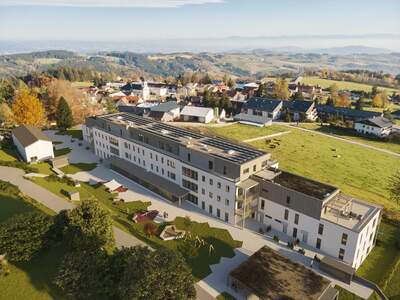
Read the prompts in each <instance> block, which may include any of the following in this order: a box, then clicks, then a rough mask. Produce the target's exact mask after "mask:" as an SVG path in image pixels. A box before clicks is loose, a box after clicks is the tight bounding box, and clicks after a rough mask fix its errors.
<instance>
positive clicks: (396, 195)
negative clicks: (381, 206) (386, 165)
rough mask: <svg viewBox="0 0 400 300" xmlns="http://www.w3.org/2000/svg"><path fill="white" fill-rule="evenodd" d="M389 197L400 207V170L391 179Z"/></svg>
mask: <svg viewBox="0 0 400 300" xmlns="http://www.w3.org/2000/svg"><path fill="white" fill-rule="evenodd" d="M388 190H389V195H390V199H392V200H393V201H396V203H397V205H399V201H400V170H399V171H397V172H396V173H394V174H393V175H392V177H390V179H389V187H388Z"/></svg>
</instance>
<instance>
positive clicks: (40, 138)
mask: <svg viewBox="0 0 400 300" xmlns="http://www.w3.org/2000/svg"><path fill="white" fill-rule="evenodd" d="M12 139H13V142H14V145H15V146H16V147H17V149H18V152H19V154H20V155H21V157H22V158H23V159H24V161H26V162H28V163H33V162H40V161H45V160H49V159H52V158H54V152H53V143H52V142H51V140H50V139H49V138H48V137H47V136H46V135H45V134H44V133H43V132H42V131H41V130H40V129H39V128H37V127H34V126H28V125H22V126H19V127H17V128H15V129H13V130H12Z"/></svg>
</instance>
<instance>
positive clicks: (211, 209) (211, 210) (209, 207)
mask: <svg viewBox="0 0 400 300" xmlns="http://www.w3.org/2000/svg"><path fill="white" fill-rule="evenodd" d="M208 212H209V213H210V214H212V213H213V207H212V205H210V206H208Z"/></svg>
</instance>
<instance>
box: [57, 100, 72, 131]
mask: <svg viewBox="0 0 400 300" xmlns="http://www.w3.org/2000/svg"><path fill="white" fill-rule="evenodd" d="M56 121H57V126H58V128H60V129H62V130H66V129H68V128H70V127H71V126H72V123H73V117H72V111H71V109H70V107H69V105H68V102H67V100H65V98H64V97H60V100H59V101H58V105H57V111H56Z"/></svg>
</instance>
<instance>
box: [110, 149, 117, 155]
mask: <svg viewBox="0 0 400 300" xmlns="http://www.w3.org/2000/svg"><path fill="white" fill-rule="evenodd" d="M110 152H111V153H112V154H114V155H117V156H119V150H118V149H117V148H114V147H110Z"/></svg>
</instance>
